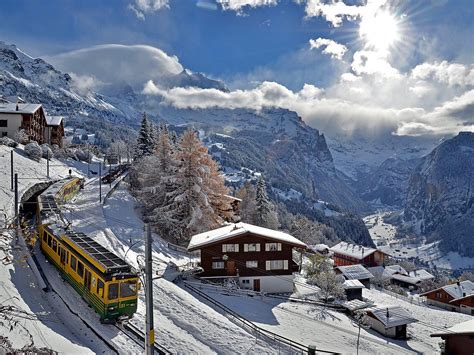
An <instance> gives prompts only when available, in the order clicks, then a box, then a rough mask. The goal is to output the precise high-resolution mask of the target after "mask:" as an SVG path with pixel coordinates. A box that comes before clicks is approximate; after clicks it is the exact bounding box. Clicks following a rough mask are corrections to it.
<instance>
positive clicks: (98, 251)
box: [64, 231, 131, 273]
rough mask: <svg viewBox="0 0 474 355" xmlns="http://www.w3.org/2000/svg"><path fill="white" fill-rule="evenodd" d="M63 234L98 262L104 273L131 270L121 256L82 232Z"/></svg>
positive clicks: (66, 232)
mask: <svg viewBox="0 0 474 355" xmlns="http://www.w3.org/2000/svg"><path fill="white" fill-rule="evenodd" d="M64 234H65V236H66V237H67V239H69V240H70V241H71V242H73V243H74V244H75V245H76V246H77V247H78V248H80V249H81V250H82V251H83V252H84V253H85V254H87V255H88V256H89V257H90V258H92V260H94V261H95V262H96V263H98V264H99V265H100V266H102V268H103V269H104V270H105V271H104V273H120V272H131V267H130V265H128V264H127V263H126V262H125V261H124V260H123V259H122V258H120V257H118V256H117V255H115V254H114V253H112V252H111V251H109V250H108V249H106V248H104V247H103V246H102V245H100V244H99V243H97V242H96V241H95V240H93V239H92V238H91V237H88V236H87V235H85V234H84V233H81V232H74V231H65V233H64Z"/></svg>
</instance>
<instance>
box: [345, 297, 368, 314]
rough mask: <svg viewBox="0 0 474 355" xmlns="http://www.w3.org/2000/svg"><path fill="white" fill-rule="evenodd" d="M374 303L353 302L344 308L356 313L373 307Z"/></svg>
mask: <svg viewBox="0 0 474 355" xmlns="http://www.w3.org/2000/svg"><path fill="white" fill-rule="evenodd" d="M373 304H374V303H373V302H366V301H361V300H357V299H356V300H352V301H347V302H344V303H343V304H342V306H343V307H344V308H346V309H348V310H349V311H355V310H358V309H364V308H367V307H371V306H373Z"/></svg>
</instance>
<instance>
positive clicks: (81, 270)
mask: <svg viewBox="0 0 474 355" xmlns="http://www.w3.org/2000/svg"><path fill="white" fill-rule="evenodd" d="M77 274H78V275H79V276H80V277H82V276H84V264H83V263H81V262H80V261H78V262H77Z"/></svg>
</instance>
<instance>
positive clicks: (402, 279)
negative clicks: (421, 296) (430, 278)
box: [390, 274, 423, 289]
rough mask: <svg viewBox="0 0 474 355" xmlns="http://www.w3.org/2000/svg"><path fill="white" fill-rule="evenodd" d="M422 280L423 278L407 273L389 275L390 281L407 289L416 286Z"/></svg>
mask: <svg viewBox="0 0 474 355" xmlns="http://www.w3.org/2000/svg"><path fill="white" fill-rule="evenodd" d="M422 282H423V280H421V279H419V278H417V277H411V276H408V275H402V274H393V275H391V276H390V283H392V284H393V285H398V286H401V287H404V288H409V289H416V288H418V286H420V284H421V283H422Z"/></svg>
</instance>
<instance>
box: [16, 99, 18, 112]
mask: <svg viewBox="0 0 474 355" xmlns="http://www.w3.org/2000/svg"><path fill="white" fill-rule="evenodd" d="M16 110H17V111H18V110H19V108H18V101H17V102H16Z"/></svg>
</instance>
